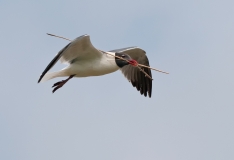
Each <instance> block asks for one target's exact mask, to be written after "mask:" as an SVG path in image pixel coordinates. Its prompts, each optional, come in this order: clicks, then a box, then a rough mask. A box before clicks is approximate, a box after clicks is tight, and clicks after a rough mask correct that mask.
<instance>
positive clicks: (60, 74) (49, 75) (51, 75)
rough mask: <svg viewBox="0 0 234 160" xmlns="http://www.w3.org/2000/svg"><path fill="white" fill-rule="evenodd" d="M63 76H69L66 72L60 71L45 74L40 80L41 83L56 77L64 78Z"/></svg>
mask: <svg viewBox="0 0 234 160" xmlns="http://www.w3.org/2000/svg"><path fill="white" fill-rule="evenodd" d="M65 76H69V75H67V74H66V72H64V70H61V71H58V72H50V73H46V74H45V75H44V77H43V78H42V80H41V82H45V81H48V80H50V79H53V78H56V77H65Z"/></svg>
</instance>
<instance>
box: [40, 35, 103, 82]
mask: <svg viewBox="0 0 234 160" xmlns="http://www.w3.org/2000/svg"><path fill="white" fill-rule="evenodd" d="M101 56H102V53H101V52H100V51H98V50H97V49H96V48H95V47H94V46H93V45H92V43H91V42H90V37H89V35H83V36H80V37H78V38H76V39H74V40H73V41H71V42H70V43H69V44H68V45H66V46H65V47H64V48H63V49H62V50H60V51H59V52H58V54H57V55H56V56H55V57H54V59H53V60H52V61H51V62H50V63H49V65H48V66H47V67H46V68H45V70H44V71H43V72H42V74H41V76H40V78H39V80H38V83H39V82H40V81H41V79H42V78H43V76H44V75H45V74H46V73H47V72H48V71H49V70H50V69H51V68H52V67H53V66H54V65H55V63H56V62H57V61H58V60H60V61H61V63H68V64H69V63H73V62H74V61H76V60H79V59H95V58H99V57H101Z"/></svg>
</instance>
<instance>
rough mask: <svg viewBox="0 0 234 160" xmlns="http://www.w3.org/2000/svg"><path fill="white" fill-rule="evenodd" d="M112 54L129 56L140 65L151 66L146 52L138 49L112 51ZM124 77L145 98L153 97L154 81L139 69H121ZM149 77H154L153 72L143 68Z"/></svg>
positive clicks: (127, 67)
mask: <svg viewBox="0 0 234 160" xmlns="http://www.w3.org/2000/svg"><path fill="white" fill-rule="evenodd" d="M111 52H118V53H121V52H123V53H125V54H128V55H129V56H130V57H131V58H132V59H134V60H136V61H137V62H138V63H140V64H143V65H146V66H149V60H148V58H147V56H146V53H145V51H144V50H142V49H140V48H138V47H128V48H122V49H116V50H112V51H111ZM120 70H121V71H122V73H123V74H124V76H125V77H126V78H127V79H128V80H129V81H130V82H131V83H132V85H133V87H136V89H137V90H138V91H140V93H141V94H144V96H147V94H148V96H149V97H151V94H152V80H151V79H149V78H148V77H146V76H145V74H144V73H143V72H141V71H140V70H139V69H138V68H137V67H133V66H131V65H127V66H124V67H123V68H121V69H120ZM142 70H144V71H145V72H146V73H147V74H148V75H149V76H152V74H151V70H150V69H148V68H142Z"/></svg>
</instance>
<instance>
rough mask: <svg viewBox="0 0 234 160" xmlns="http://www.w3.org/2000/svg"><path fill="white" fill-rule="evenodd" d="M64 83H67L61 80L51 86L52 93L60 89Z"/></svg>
mask: <svg viewBox="0 0 234 160" xmlns="http://www.w3.org/2000/svg"><path fill="white" fill-rule="evenodd" d="M66 82H67V81H66V80H62V81H59V82H57V83H55V84H54V85H53V86H52V88H54V89H53V91H52V92H53V93H54V92H55V91H56V90H57V89H59V88H61V87H62V86H63V85H64V84H65V83H66Z"/></svg>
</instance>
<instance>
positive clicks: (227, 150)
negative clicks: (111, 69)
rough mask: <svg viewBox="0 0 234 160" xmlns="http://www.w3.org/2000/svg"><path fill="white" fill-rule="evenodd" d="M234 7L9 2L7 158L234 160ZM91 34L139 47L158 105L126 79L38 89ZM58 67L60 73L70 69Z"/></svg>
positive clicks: (1, 148) (0, 146) (4, 60)
mask: <svg viewBox="0 0 234 160" xmlns="http://www.w3.org/2000/svg"><path fill="white" fill-rule="evenodd" d="M233 6H234V1H233V0H196V1H187V0H177V1H175V0H167V1H165V0H148V1H147V0H138V1H135V0H118V1H110V0H101V1H94V0H92V1H91V0H85V1H84V0H83V1H82V0H81V1H75V0H73V1H72V0H67V1H61V0H58V1H29V0H24V1H11V0H9V1H8V0H5V1H3V0H1V1H0V54H1V59H0V62H1V63H0V71H1V78H0V82H1V83H0V96H1V99H0V159H1V160H55V159H56V160H64V159H68V160H72V159H80V160H220V159H223V160H233V159H234V116H233V115H234V75H233V73H234V18H233V16H234V9H233ZM46 33H53V34H57V35H61V36H64V37H67V38H70V39H74V38H76V37H78V36H80V35H83V34H89V35H90V36H91V41H92V43H93V45H94V46H95V47H97V48H99V49H102V50H106V51H107V50H112V49H117V48H122V47H129V46H139V47H141V48H143V49H144V50H145V51H146V52H147V55H148V57H149V60H150V64H151V66H153V67H156V68H159V69H162V70H165V71H168V72H170V74H169V75H165V74H162V73H157V72H154V71H153V78H154V81H153V93H152V98H151V99H150V98H145V97H144V96H141V95H140V94H139V92H137V90H136V89H135V88H133V87H132V86H131V84H130V83H129V82H128V81H127V80H126V79H125V78H124V76H123V75H122V74H121V72H119V71H118V72H116V73H113V74H109V75H106V76H101V77H90V78H76V79H72V80H71V81H69V83H67V84H66V85H65V86H64V87H63V88H62V89H60V90H58V91H57V92H56V93H55V94H52V93H51V91H52V89H51V86H52V85H53V83H55V82H57V81H59V80H60V79H53V80H51V81H48V82H46V83H42V84H37V80H38V78H39V76H40V74H41V72H42V71H43V70H44V68H45V67H46V66H47V64H48V63H49V62H50V61H51V59H52V58H53V57H54V56H55V54H57V52H58V51H59V50H60V49H61V48H63V47H64V46H65V45H66V44H67V43H68V42H67V41H65V40H62V39H58V38H54V37H50V36H47V35H46ZM63 67H64V66H63V65H61V64H58V65H56V66H55V67H54V68H53V70H58V69H61V68H63Z"/></svg>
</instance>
